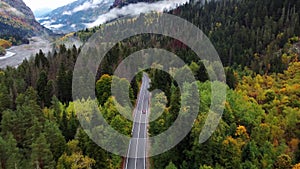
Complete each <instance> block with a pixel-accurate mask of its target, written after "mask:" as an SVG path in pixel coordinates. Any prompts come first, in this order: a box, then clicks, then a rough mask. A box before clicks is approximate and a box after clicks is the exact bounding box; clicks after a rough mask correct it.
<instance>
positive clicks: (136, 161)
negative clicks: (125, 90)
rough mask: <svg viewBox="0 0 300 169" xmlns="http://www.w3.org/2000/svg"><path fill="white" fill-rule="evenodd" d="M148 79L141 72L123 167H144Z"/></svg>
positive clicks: (138, 168)
mask: <svg viewBox="0 0 300 169" xmlns="http://www.w3.org/2000/svg"><path fill="white" fill-rule="evenodd" d="M149 82H150V79H149V77H148V76H147V74H145V73H144V74H143V80H142V86H141V90H140V93H139V96H138V101H137V104H136V108H135V109H134V121H133V122H134V123H133V127H132V138H131V139H130V142H129V147H128V152H127V157H126V160H125V163H124V167H123V168H124V169H146V168H147V167H146V164H147V163H146V159H147V158H146V154H147V147H148V146H147V136H148V132H147V125H148V118H149V105H150V104H149V101H150V92H149V91H148V88H149V86H150V85H149Z"/></svg>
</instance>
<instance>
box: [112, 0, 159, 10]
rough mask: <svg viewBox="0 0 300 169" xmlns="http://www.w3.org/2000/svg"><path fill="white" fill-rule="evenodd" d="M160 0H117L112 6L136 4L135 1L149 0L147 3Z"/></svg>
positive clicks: (144, 0) (143, 0)
mask: <svg viewBox="0 0 300 169" xmlns="http://www.w3.org/2000/svg"><path fill="white" fill-rule="evenodd" d="M156 1H159V0H115V2H114V4H113V6H112V7H118V8H120V7H123V6H126V5H129V4H134V3H139V2H147V3H151V2H156Z"/></svg>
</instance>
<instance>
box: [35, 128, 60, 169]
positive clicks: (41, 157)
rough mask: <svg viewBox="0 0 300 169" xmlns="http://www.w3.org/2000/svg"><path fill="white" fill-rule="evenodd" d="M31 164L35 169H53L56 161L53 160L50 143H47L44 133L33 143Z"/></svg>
mask: <svg viewBox="0 0 300 169" xmlns="http://www.w3.org/2000/svg"><path fill="white" fill-rule="evenodd" d="M31 148H32V153H31V164H32V167H33V168H35V169H53V168H54V166H55V161H54V160H53V155H52V152H51V151H50V145H49V144H48V143H47V140H46V138H45V135H44V134H41V135H40V136H39V137H38V138H37V139H36V141H35V142H34V143H33V144H32V145H31Z"/></svg>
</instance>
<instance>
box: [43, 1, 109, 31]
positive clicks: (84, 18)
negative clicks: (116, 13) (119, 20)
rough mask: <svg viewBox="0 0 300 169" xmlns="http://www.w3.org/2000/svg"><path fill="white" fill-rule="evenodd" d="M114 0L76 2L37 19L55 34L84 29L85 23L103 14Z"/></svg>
mask: <svg viewBox="0 0 300 169" xmlns="http://www.w3.org/2000/svg"><path fill="white" fill-rule="evenodd" d="M113 2H114V0H77V1H75V2H73V3H70V4H68V5H66V6H62V7H60V8H57V9H55V10H53V11H52V12H50V13H48V14H46V15H44V16H43V17H42V18H39V19H38V20H39V22H40V23H41V24H42V25H44V26H45V27H47V28H49V29H52V30H53V31H55V32H57V33H68V32H72V31H77V30H80V29H84V28H86V23H90V22H93V21H95V20H96V19H97V18H98V16H99V15H101V14H104V13H105V12H107V11H108V10H109V8H110V6H111V5H112V4H113Z"/></svg>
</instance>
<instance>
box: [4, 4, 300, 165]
mask: <svg viewBox="0 0 300 169" xmlns="http://www.w3.org/2000/svg"><path fill="white" fill-rule="evenodd" d="M168 13H170V14H173V15H176V16H179V17H182V18H184V19H186V20H188V21H190V22H191V23H193V24H195V25H196V26H198V27H199V28H200V29H201V30H203V32H204V33H205V34H206V35H207V36H208V38H209V39H210V40H211V42H212V44H213V45H214V46H215V48H216V50H217V52H218V53H219V56H220V58H221V61H222V63H223V65H224V67H225V74H226V83H227V84H226V85H227V86H226V88H227V97H226V102H225V110H224V113H223V116H222V119H221V121H220V123H219V125H218V127H217V130H216V131H215V132H214V133H213V134H212V136H211V137H210V139H209V140H207V141H206V142H204V143H202V144H199V134H200V131H201V129H202V127H203V125H204V122H205V119H206V117H207V112H208V110H209V107H210V96H211V93H212V91H211V83H214V82H210V81H209V77H208V75H207V71H206V69H205V67H204V65H203V62H202V61H201V60H198V59H195V54H194V53H193V52H192V51H191V49H189V48H187V47H186V46H185V45H184V44H182V43H181V42H179V41H177V40H174V39H172V38H169V37H162V36H159V35H151V34H146V35H139V36H134V37H131V38H128V39H126V40H124V41H122V42H120V43H118V44H117V45H115V46H114V48H112V50H111V51H110V52H109V53H108V54H107V55H106V56H105V59H104V60H103V62H102V63H101V65H100V66H99V70H98V74H97V77H96V79H98V80H97V81H96V82H95V84H96V85H95V86H96V87H95V93H96V96H97V99H98V102H99V109H100V110H101V112H102V113H103V116H104V117H105V119H106V120H107V122H108V123H109V124H110V125H111V126H112V127H113V128H115V129H116V130H118V131H119V132H121V133H123V134H125V135H130V132H131V129H132V122H130V121H129V120H127V119H125V118H124V117H122V115H121V114H120V113H119V112H118V111H117V109H116V106H117V105H115V102H114V99H115V98H114V97H111V95H112V94H111V92H110V87H111V83H112V78H113V72H114V70H115V69H116V67H117V66H118V63H119V62H120V60H123V59H124V58H126V57H127V56H129V55H130V54H132V53H134V52H136V51H139V50H141V49H144V48H145V47H157V48H164V49H167V50H169V51H172V52H173V53H175V54H178V56H180V57H181V58H182V59H183V60H184V61H185V62H186V67H183V68H182V69H179V70H178V71H179V73H181V74H184V72H185V69H186V68H190V69H191V70H192V71H193V73H194V75H195V77H196V79H197V87H198V89H199V95H200V98H201V99H200V102H201V103H200V104H201V106H200V108H199V113H198V116H197V119H196V120H195V122H194V125H193V128H192V130H191V131H190V132H189V133H188V135H187V136H186V137H185V138H184V140H182V141H181V142H180V143H179V144H178V145H176V146H175V147H174V148H172V149H171V150H169V151H167V152H165V153H163V154H161V155H158V156H154V157H151V158H149V164H150V168H153V169H221V168H226V169H227V168H229V169H230V168H232V169H298V168H300V62H299V60H300V40H299V36H300V1H299V0H219V1H215V0H213V1H209V2H204V3H200V2H197V1H194V0H191V1H190V3H188V4H186V5H183V6H179V7H178V8H177V9H175V10H172V11H169V12H168ZM143 17H146V16H145V15H141V16H139V18H143ZM122 22H135V20H134V19H128V18H127V19H125V20H122ZM122 22H119V23H118V24H122ZM111 24H114V22H112V23H111ZM105 26H107V27H109V24H108V25H105ZM102 27H103V25H100V26H99V27H95V28H91V29H86V30H82V31H79V32H76V33H75V36H77V37H79V38H80V39H81V40H83V41H87V40H88V38H89V37H90V36H92V35H93V34H94V33H95V32H96V31H101V29H102ZM4 51H5V50H4V49H1V47H0V55H1V53H4ZM80 53H81V47H78V48H77V47H76V46H75V45H74V46H73V47H71V48H67V47H66V46H65V45H63V44H62V45H57V46H56V47H55V48H54V50H53V52H49V53H44V52H43V51H41V50H40V52H39V53H37V54H36V55H35V56H33V57H31V58H30V59H26V60H24V61H23V63H22V64H20V65H19V66H18V67H7V68H5V69H0V121H1V125H0V126H1V127H0V168H1V169H16V168H18V169H27V168H28V169H31V168H32V169H37V168H39V169H90V168H92V169H114V168H122V165H123V160H124V159H123V157H120V156H117V155H114V154H112V153H109V152H107V151H106V150H104V149H102V148H101V147H99V146H98V145H97V144H96V143H94V142H93V141H92V140H91V139H90V138H89V136H88V135H87V134H86V133H85V132H84V131H83V129H82V127H81V126H80V124H79V121H78V119H77V116H76V113H75V111H74V102H73V99H72V76H73V69H74V65H75V63H76V59H77V57H78V56H79V54H80ZM146 71H147V73H148V74H149V76H150V78H151V87H150V90H155V89H160V90H161V91H163V92H164V94H161V93H158V94H156V95H154V97H153V100H152V108H153V109H159V108H162V109H163V113H162V115H161V116H160V117H159V118H158V119H157V120H155V121H153V122H151V123H150V125H149V135H150V136H155V135H158V134H159V133H162V132H163V131H165V130H167V129H168V128H169V126H171V125H172V124H173V122H174V120H175V119H176V117H177V114H178V111H179V109H180V105H179V104H180V98H181V97H180V92H179V88H178V86H177V83H176V82H175V81H174V79H172V78H171V77H170V76H169V75H168V74H166V73H165V72H163V71H159V70H156V69H148V70H146ZM180 71H181V72H180ZM119 80H120V81H121V80H122V79H119ZM125 83H127V84H128V86H130V90H129V91H130V94H129V95H130V99H131V102H132V103H133V104H135V102H136V98H137V95H138V91H139V88H140V85H141V74H139V75H137V76H136V77H135V78H134V80H132V81H131V82H128V81H126V82H125ZM218 85H221V84H218ZM192 94H193V93H188V95H192ZM159 101H164V102H166V105H167V107H165V108H164V107H161V104H159Z"/></svg>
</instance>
